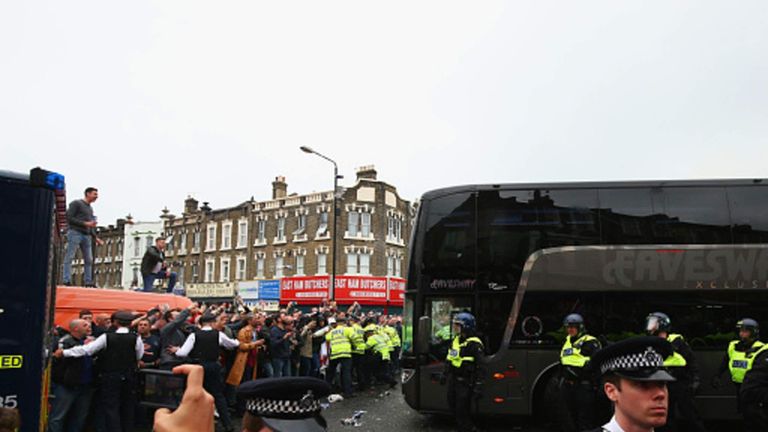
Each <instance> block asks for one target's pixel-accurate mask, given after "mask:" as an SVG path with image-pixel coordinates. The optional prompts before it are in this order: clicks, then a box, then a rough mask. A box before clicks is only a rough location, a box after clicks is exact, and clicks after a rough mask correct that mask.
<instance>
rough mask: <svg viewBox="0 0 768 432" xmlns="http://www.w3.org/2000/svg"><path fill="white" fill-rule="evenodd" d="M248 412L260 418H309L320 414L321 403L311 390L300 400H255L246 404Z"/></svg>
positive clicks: (249, 400)
mask: <svg viewBox="0 0 768 432" xmlns="http://www.w3.org/2000/svg"><path fill="white" fill-rule="evenodd" d="M245 409H246V410H248V412H250V413H252V414H254V415H257V416H260V417H277V418H285V419H288V418H307V417H310V416H313V415H315V414H318V413H320V410H321V407H320V401H318V400H317V399H315V397H314V395H313V394H312V391H311V390H309V391H307V393H306V394H305V395H304V397H302V398H301V399H299V400H275V399H266V398H261V397H258V398H253V399H248V400H247V401H246V402H245Z"/></svg>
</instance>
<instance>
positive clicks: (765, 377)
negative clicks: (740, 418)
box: [739, 349, 768, 432]
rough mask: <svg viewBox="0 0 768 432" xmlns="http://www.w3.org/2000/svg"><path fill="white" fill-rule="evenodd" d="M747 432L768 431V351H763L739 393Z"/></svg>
mask: <svg viewBox="0 0 768 432" xmlns="http://www.w3.org/2000/svg"><path fill="white" fill-rule="evenodd" d="M739 395H740V397H741V410H742V414H743V415H744V431H745V432H758V431H759V432H765V431H768V349H761V350H760V351H759V352H758V353H757V354H756V357H755V360H754V362H753V363H752V369H750V370H749V371H748V372H747V374H746V375H744V382H743V383H742V384H741V389H740V391H739Z"/></svg>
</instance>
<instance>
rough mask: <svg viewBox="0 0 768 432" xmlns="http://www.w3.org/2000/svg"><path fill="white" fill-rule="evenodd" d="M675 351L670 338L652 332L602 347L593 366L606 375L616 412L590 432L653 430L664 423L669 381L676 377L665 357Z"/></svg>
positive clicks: (606, 387)
mask: <svg viewBox="0 0 768 432" xmlns="http://www.w3.org/2000/svg"><path fill="white" fill-rule="evenodd" d="M672 353H673V350H672V346H671V345H670V343H669V342H667V341H665V340H663V339H660V338H658V337H651V336H642V337H634V338H630V339H625V340H623V341H621V342H617V343H615V344H612V345H608V346H607V347H605V348H604V349H602V350H600V351H598V352H597V353H596V354H595V355H594V356H593V357H592V362H593V364H594V366H595V367H594V368H593V369H596V370H597V371H598V375H600V376H601V378H602V387H603V391H604V392H605V395H606V396H607V397H608V399H609V400H610V401H611V402H612V403H613V408H614V410H613V411H614V415H613V418H611V420H610V421H609V422H608V423H606V424H604V425H603V426H602V427H599V428H596V429H593V430H591V431H589V432H624V431H635V432H653V431H654V430H658V429H654V428H658V427H660V426H663V425H664V424H665V423H666V422H667V414H668V412H669V411H670V409H671V408H670V406H669V394H668V390H667V384H668V383H670V382H674V380H675V378H674V377H672V375H670V374H669V373H667V371H666V370H665V369H664V358H666V357H668V356H670V355H672Z"/></svg>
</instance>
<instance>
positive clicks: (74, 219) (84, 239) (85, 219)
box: [64, 187, 104, 287]
mask: <svg viewBox="0 0 768 432" xmlns="http://www.w3.org/2000/svg"><path fill="white" fill-rule="evenodd" d="M98 198H99V191H98V189H96V188H94V187H89V188H87V189H86V190H85V197H84V198H83V199H79V200H75V201H72V202H71V203H69V208H68V209H67V223H68V224H69V231H68V232H67V252H66V255H65V256H64V285H72V260H73V259H74V258H75V254H76V253H77V249H78V248H79V249H80V251H81V252H82V254H83V262H84V263H85V272H84V273H83V284H84V285H85V286H87V287H95V285H94V283H93V250H92V246H91V241H93V240H95V241H96V244H97V245H101V244H103V243H104V242H103V241H101V239H100V238H98V237H96V217H95V216H94V215H93V208H91V204H92V203H93V202H94V201H96V200H97V199H98Z"/></svg>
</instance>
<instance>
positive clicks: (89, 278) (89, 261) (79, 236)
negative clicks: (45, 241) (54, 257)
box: [64, 228, 93, 285]
mask: <svg viewBox="0 0 768 432" xmlns="http://www.w3.org/2000/svg"><path fill="white" fill-rule="evenodd" d="M91 241H92V238H91V236H90V234H83V233H81V232H80V231H77V230H76V229H74V228H71V229H70V230H69V231H68V232H67V252H66V254H65V255H64V283H65V284H70V283H72V260H73V259H75V254H76V253H77V249H78V248H80V251H81V252H82V253H83V262H85V273H84V274H83V284H84V285H91V284H93V251H92V249H91V247H92V246H91Z"/></svg>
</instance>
